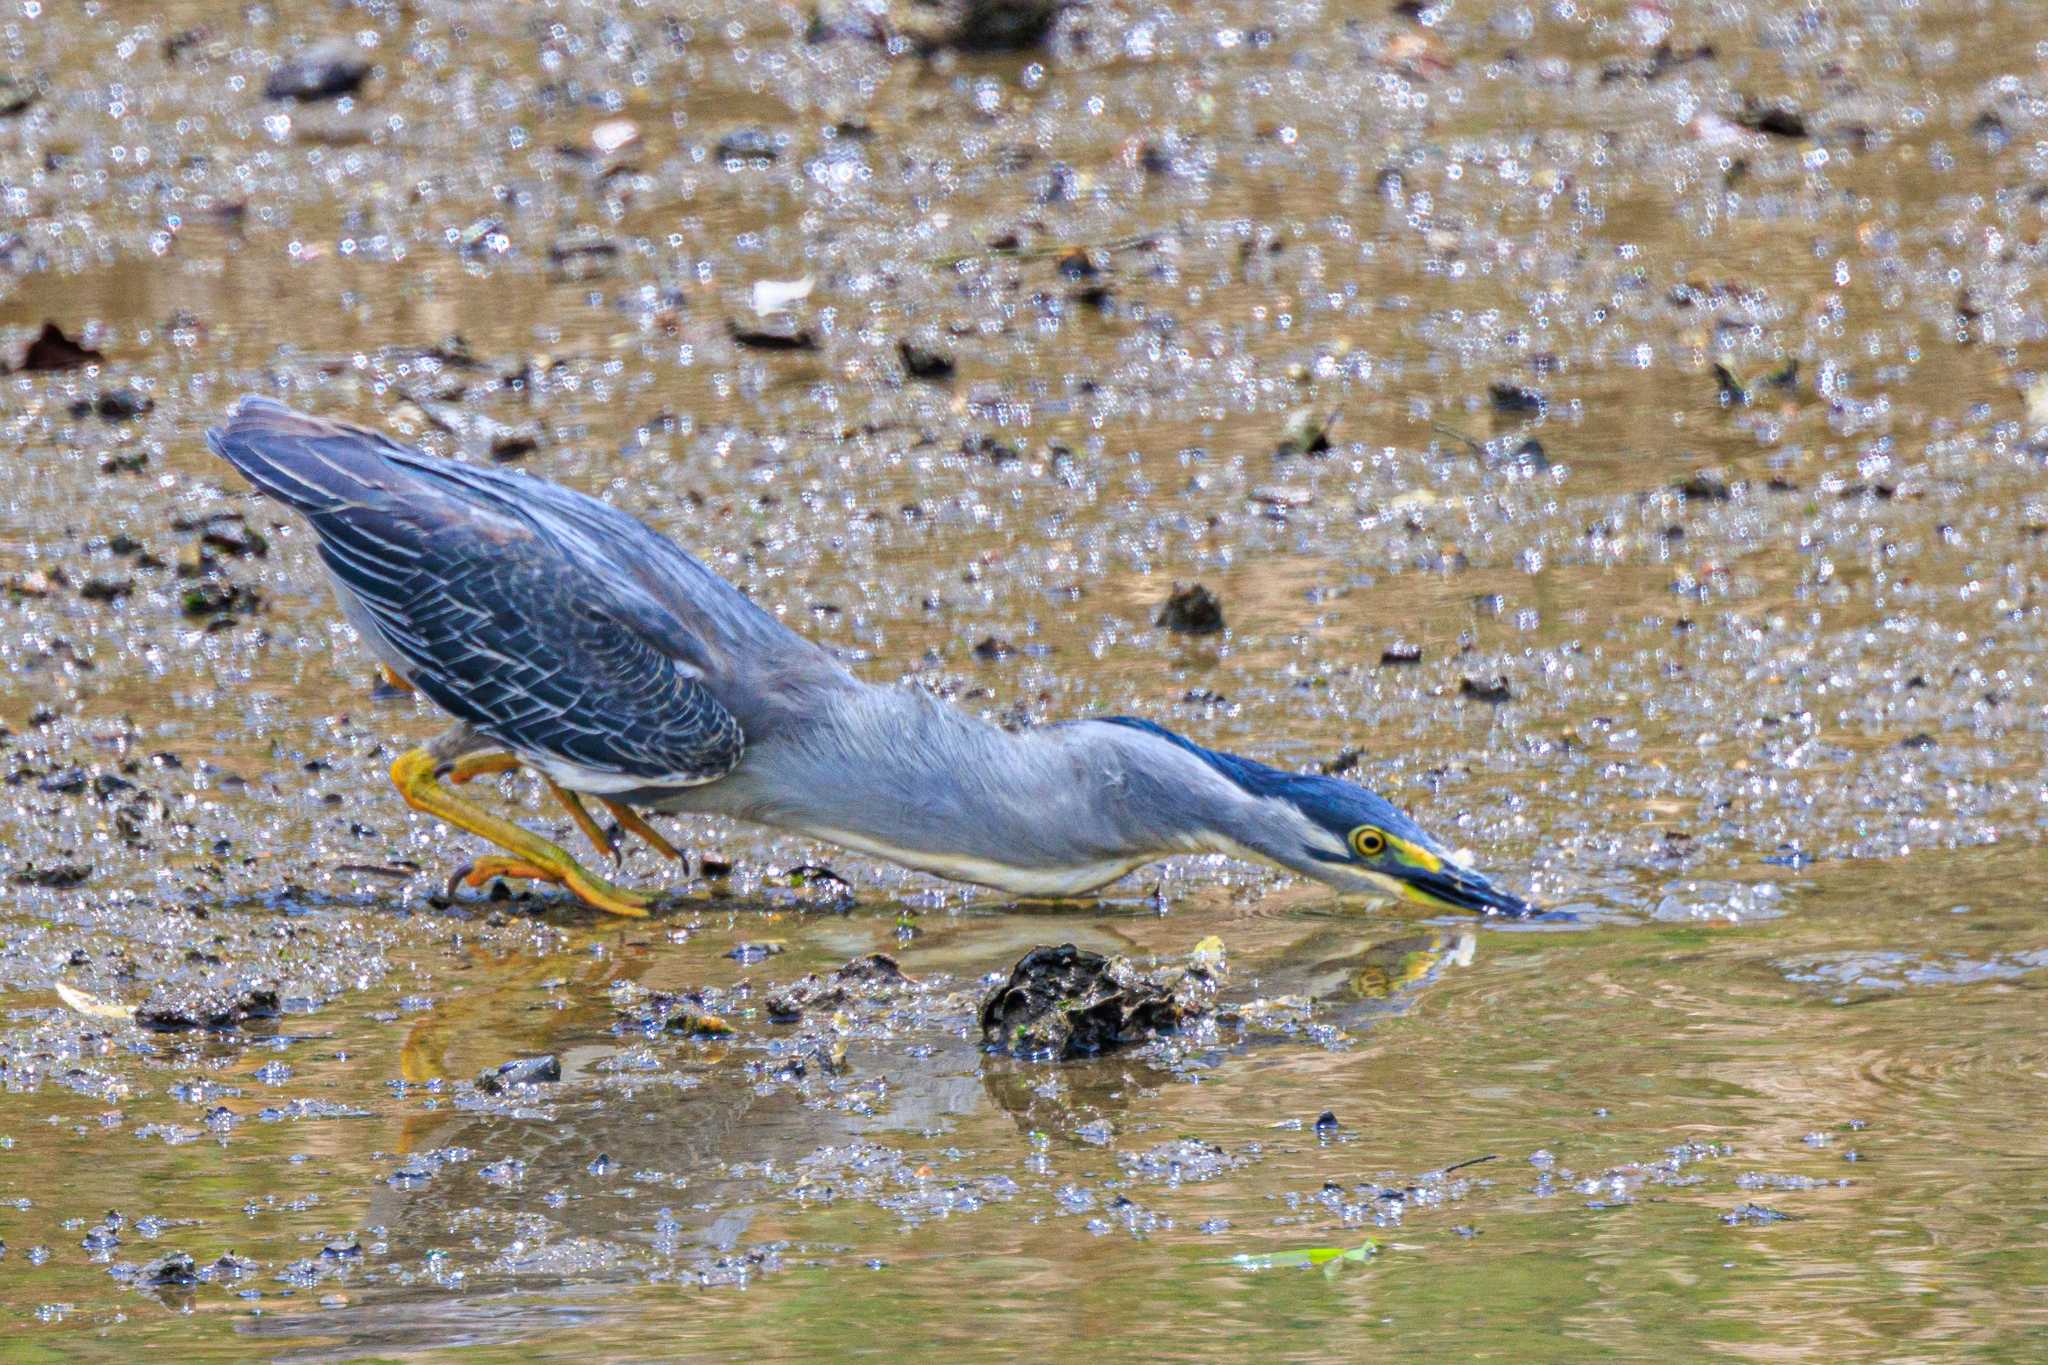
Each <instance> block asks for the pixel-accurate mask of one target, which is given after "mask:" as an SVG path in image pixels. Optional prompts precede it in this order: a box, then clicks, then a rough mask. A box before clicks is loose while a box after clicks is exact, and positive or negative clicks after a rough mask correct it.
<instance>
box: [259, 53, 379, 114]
mask: <svg viewBox="0 0 2048 1365" xmlns="http://www.w3.org/2000/svg"><path fill="white" fill-rule="evenodd" d="M368 79H370V63H369V62H367V61H365V60H364V59H363V58H362V57H361V56H359V55H357V52H356V49H355V48H353V47H351V46H349V45H348V44H346V43H331V44H325V45H323V46H320V47H317V48H314V49H313V50H312V51H310V52H306V53H303V54H301V55H300V56H297V57H290V58H287V59H286V60H284V61H282V62H280V63H278V65H277V66H276V68H275V69H273V70H272V71H271V73H270V76H269V78H268V79H266V80H265V81H264V82H263V97H264V98H265V99H271V100H297V101H299V102H300V103H302V104H307V103H312V102H314V101H317V100H335V99H340V98H341V97H342V96H343V95H353V94H354V93H356V91H358V90H360V89H362V88H363V82H364V81H367V80H368Z"/></svg>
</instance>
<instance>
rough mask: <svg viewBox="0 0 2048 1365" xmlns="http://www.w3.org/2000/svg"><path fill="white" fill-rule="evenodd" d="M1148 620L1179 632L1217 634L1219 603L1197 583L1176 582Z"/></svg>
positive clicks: (1220, 613) (1220, 621)
mask: <svg viewBox="0 0 2048 1365" xmlns="http://www.w3.org/2000/svg"><path fill="white" fill-rule="evenodd" d="M1152 624H1153V625H1155V626H1165V627H1166V628H1167V629H1168V630H1170V631H1173V632H1174V633H1176V634H1179V635H1221V634H1222V633H1223V603H1222V602H1220V601H1218V600H1217V597H1216V594H1215V593H1212V592H1210V591H1209V590H1208V589H1207V588H1205V587H1203V586H1202V585H1201V584H1200V583H1196V584H1194V585H1193V586H1192V587H1186V588H1183V587H1182V586H1180V584H1178V583H1176V584H1174V585H1173V594H1172V596H1170V597H1168V598H1167V599H1166V604H1165V605H1164V606H1162V607H1160V608H1159V615H1158V616H1157V617H1156V618H1155V619H1154V620H1153V622H1152Z"/></svg>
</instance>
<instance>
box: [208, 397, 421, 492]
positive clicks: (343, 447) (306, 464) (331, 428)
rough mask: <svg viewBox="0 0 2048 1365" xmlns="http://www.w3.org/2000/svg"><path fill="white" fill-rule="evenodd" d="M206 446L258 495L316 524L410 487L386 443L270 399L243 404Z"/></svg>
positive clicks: (246, 400)
mask: <svg viewBox="0 0 2048 1365" xmlns="http://www.w3.org/2000/svg"><path fill="white" fill-rule="evenodd" d="M206 444H207V445H208V446H209V447H211V448H212V450H213V453H214V454H216V455H218V456H220V457H221V458H222V459H224V460H226V461H227V462H228V463H230V464H232V465H233V466H234V467H235V468H237V469H239V470H241V471H242V474H243V476H244V477H246V478H247V479H248V480H249V482H250V483H253V484H255V485H256V487H257V488H259V489H261V490H262V491H263V492H265V493H268V494H269V495H270V496H271V497H273V498H276V499H277V500H278V501H279V502H282V503H287V504H289V505H290V506H292V507H296V508H298V509H299V510H300V511H301V512H304V513H307V514H308V515H312V516H317V515H319V514H320V513H323V512H334V511H339V510H340V509H342V508H344V507H352V506H364V505H374V504H377V503H381V502H383V501H385V500H386V499H387V498H388V497H389V495H390V494H391V493H392V492H393V491H394V489H395V488H396V487H397V486H399V485H401V484H403V483H404V482H405V475H404V474H403V472H402V471H401V470H400V469H398V468H396V467H394V466H393V465H392V463H391V461H390V459H389V458H388V456H387V452H386V448H387V447H390V445H391V443H390V442H389V441H388V440H387V439H386V438H385V437H382V436H379V435H378V434H377V433H375V432H372V431H364V430H363V429H362V428H360V427H352V426H348V425H346V424H344V423H341V422H332V421H328V420H327V419H326V418H322V417H311V416H308V415H307V414H305V413H302V412H294V411H292V410H291V409H290V408H288V407H286V406H285V405H284V404H282V403H280V402H278V401H276V400H275V399H271V398H262V397H257V396H255V395H251V396H249V397H247V398H244V399H243V400H242V401H241V402H239V403H237V404H236V405H235V410H234V411H233V412H231V413H229V414H228V420H227V424H226V425H225V426H218V427H214V428H212V429H211V430H209V431H208V432H207V433H206Z"/></svg>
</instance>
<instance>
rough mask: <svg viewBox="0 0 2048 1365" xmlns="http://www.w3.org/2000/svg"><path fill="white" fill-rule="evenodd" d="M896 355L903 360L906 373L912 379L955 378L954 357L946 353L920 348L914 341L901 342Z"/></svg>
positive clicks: (897, 344) (897, 346) (935, 379)
mask: <svg viewBox="0 0 2048 1365" xmlns="http://www.w3.org/2000/svg"><path fill="white" fill-rule="evenodd" d="M896 354H897V355H898V356H900V357H901V358H902V360H903V371H904V373H905V374H908V375H909V376H910V377H911V378H912V379H929V380H934V381H937V380H943V379H951V378H952V377H953V357H951V356H949V355H947V354H946V353H945V352H944V351H936V350H933V349H931V348H930V347H927V346H920V345H918V344H917V343H916V342H913V341H899V342H897V343H896Z"/></svg>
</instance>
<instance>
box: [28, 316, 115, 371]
mask: <svg viewBox="0 0 2048 1365" xmlns="http://www.w3.org/2000/svg"><path fill="white" fill-rule="evenodd" d="M105 359H106V357H105V356H104V355H101V354H100V353H99V352H98V351H96V350H94V349H93V348H92V347H90V346H81V345H80V344H79V343H77V342H75V341H73V340H72V339H71V338H70V337H68V336H65V335H64V332H63V329H61V328H59V327H58V326H57V324H56V323H54V322H46V323H44V324H43V330H42V331H40V332H38V333H36V336H35V339H34V340H33V341H31V342H29V344H28V346H27V348H26V349H24V350H23V351H22V353H21V359H20V360H18V361H16V362H15V363H14V368H15V370H16V371H17V372H18V373H21V374H33V373H37V372H42V371H49V370H76V369H80V368H82V367H83V366H86V365H97V364H99V363H100V362H101V361H103V360H105Z"/></svg>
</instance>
